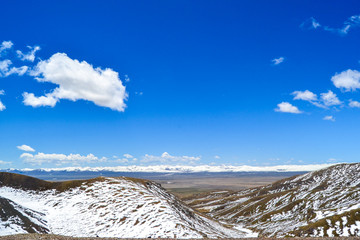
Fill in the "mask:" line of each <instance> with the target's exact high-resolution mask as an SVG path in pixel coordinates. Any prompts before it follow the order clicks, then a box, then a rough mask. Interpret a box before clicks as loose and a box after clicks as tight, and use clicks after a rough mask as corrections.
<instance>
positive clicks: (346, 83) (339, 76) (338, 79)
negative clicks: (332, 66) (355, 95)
mask: <svg viewBox="0 0 360 240" xmlns="http://www.w3.org/2000/svg"><path fill="white" fill-rule="evenodd" d="M331 81H332V82H333V83H334V85H335V87H337V88H340V89H341V90H344V91H346V92H348V91H355V90H356V89H359V88H360V72H359V71H356V70H351V69H348V70H346V71H343V72H341V73H336V74H335V75H334V76H333V77H331Z"/></svg>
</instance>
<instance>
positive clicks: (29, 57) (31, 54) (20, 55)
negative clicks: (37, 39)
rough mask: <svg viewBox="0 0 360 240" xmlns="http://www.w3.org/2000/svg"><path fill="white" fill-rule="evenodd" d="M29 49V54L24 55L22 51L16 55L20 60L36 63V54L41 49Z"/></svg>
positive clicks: (36, 47) (18, 51) (35, 47)
mask: <svg viewBox="0 0 360 240" xmlns="http://www.w3.org/2000/svg"><path fill="white" fill-rule="evenodd" d="M27 47H28V48H29V52H27V53H23V52H22V51H20V50H17V51H16V54H17V56H18V58H20V59H21V60H22V61H30V62H34V61H35V53H36V52H37V51H39V50H40V47H39V46H34V47H31V46H27Z"/></svg>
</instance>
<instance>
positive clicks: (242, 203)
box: [186, 163, 360, 237]
mask: <svg viewBox="0 0 360 240" xmlns="http://www.w3.org/2000/svg"><path fill="white" fill-rule="evenodd" d="M186 202H187V203H188V204H189V205H190V206H192V207H194V208H196V209H198V210H199V211H201V212H205V213H207V214H208V215H209V216H212V217H214V218H215V219H218V220H221V221H226V222H229V223H236V224H241V225H243V226H245V227H247V228H250V229H253V230H254V231H257V232H259V233H260V235H265V236H277V237H282V236H302V237H303V236H360V163H356V164H340V165H336V166H332V167H329V168H326V169H323V170H319V171H315V172H311V173H307V174H304V175H301V176H297V177H292V178H288V179H284V180H281V181H278V182H275V183H273V184H270V185H267V186H264V187H258V188H254V189H248V190H244V191H240V192H226V191H225V192H218V193H213V194H212V195H208V196H198V197H196V198H192V199H188V200H187V201H186Z"/></svg>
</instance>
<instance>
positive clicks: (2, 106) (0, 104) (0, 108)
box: [0, 100, 6, 112]
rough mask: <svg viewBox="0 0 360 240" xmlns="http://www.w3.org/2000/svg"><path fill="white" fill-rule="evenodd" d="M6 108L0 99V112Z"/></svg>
mask: <svg viewBox="0 0 360 240" xmlns="http://www.w3.org/2000/svg"><path fill="white" fill-rule="evenodd" d="M5 109H6V107H5V105H4V104H3V103H2V101H1V100H0V112H1V111H4V110H5Z"/></svg>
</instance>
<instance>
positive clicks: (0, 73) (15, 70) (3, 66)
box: [0, 59, 29, 77]
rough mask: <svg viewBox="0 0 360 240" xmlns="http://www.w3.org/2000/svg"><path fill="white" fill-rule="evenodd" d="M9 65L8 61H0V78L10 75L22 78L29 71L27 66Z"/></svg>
mask: <svg viewBox="0 0 360 240" xmlns="http://www.w3.org/2000/svg"><path fill="white" fill-rule="evenodd" d="M11 65H12V62H11V60H9V59H5V60H2V61H0V77H8V76H10V75H12V74H16V75H19V76H22V75H24V74H25V73H26V72H27V71H28V69H29V67H28V66H21V67H10V66H11Z"/></svg>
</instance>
